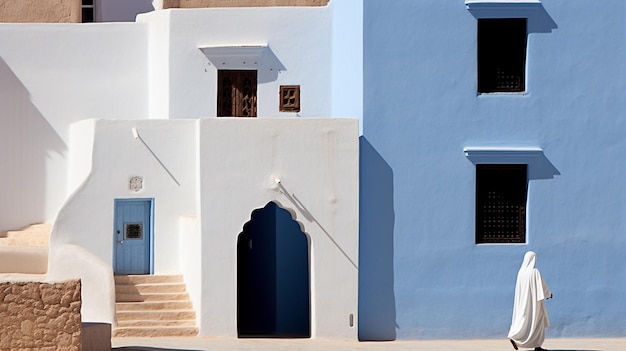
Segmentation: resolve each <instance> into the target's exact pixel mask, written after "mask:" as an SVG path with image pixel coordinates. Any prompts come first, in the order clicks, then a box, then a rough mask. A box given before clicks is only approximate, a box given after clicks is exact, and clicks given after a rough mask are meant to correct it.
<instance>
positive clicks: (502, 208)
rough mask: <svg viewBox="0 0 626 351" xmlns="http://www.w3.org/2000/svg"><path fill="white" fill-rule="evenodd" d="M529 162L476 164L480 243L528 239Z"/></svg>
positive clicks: (477, 226) (477, 229)
mask: <svg viewBox="0 0 626 351" xmlns="http://www.w3.org/2000/svg"><path fill="white" fill-rule="evenodd" d="M527 169H528V166H527V165H525V164H506V165H481V164H479V165H476V243H477V244H489V243H525V242H526V193H527Z"/></svg>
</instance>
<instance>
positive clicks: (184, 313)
mask: <svg viewBox="0 0 626 351" xmlns="http://www.w3.org/2000/svg"><path fill="white" fill-rule="evenodd" d="M116 315H117V320H118V321H136V320H153V321H157V320H158V321H161V320H168V321H171V320H194V321H195V319H196V312H194V311H193V310H168V311H118V312H117V313H116Z"/></svg>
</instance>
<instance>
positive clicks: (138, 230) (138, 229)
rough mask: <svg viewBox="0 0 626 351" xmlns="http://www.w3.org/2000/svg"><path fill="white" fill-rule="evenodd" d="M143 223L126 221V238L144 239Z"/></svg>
mask: <svg viewBox="0 0 626 351" xmlns="http://www.w3.org/2000/svg"><path fill="white" fill-rule="evenodd" d="M142 238H143V224H142V223H126V228H125V230H124V239H142Z"/></svg>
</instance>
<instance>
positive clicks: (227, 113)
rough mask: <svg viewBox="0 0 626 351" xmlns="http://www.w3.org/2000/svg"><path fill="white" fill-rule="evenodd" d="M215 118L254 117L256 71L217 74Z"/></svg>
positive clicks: (224, 71)
mask: <svg viewBox="0 0 626 351" xmlns="http://www.w3.org/2000/svg"><path fill="white" fill-rule="evenodd" d="M217 80H218V88H217V116H218V117H256V90H257V89H256V86H257V71H234V70H220V71H218V72H217Z"/></svg>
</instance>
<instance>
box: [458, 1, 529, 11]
mask: <svg viewBox="0 0 626 351" xmlns="http://www.w3.org/2000/svg"><path fill="white" fill-rule="evenodd" d="M465 6H466V7H467V9H468V10H472V9H490V10H498V9H520V8H536V7H537V6H541V0H465Z"/></svg>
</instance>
